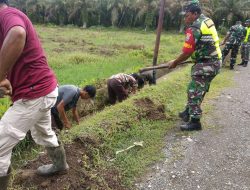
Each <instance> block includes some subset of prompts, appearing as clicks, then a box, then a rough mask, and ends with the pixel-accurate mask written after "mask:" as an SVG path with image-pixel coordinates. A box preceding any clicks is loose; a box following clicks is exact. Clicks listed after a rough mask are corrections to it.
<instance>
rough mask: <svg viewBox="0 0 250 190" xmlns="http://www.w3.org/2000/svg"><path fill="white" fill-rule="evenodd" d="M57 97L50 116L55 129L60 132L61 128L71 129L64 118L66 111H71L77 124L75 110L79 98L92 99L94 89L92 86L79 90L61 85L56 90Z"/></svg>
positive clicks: (72, 86)
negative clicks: (53, 121)
mask: <svg viewBox="0 0 250 190" xmlns="http://www.w3.org/2000/svg"><path fill="white" fill-rule="evenodd" d="M58 92H59V94H58V97H57V101H56V104H55V106H54V107H53V108H52V109H51V113H52V116H53V117H54V120H55V122H56V125H57V127H58V128H59V129H60V130H61V129H62V128H63V127H66V128H67V129H69V128H71V124H70V122H69V120H68V118H67V116H66V111H68V110H71V109H72V114H73V117H74V119H75V121H76V122H77V124H79V115H78V112H77V109H76V105H77V101H78V99H79V97H81V99H89V98H94V97H95V94H96V89H95V87H94V86H90V85H87V86H85V87H84V88H82V89H80V88H78V87H76V86H74V85H63V86H60V87H59V89H58Z"/></svg>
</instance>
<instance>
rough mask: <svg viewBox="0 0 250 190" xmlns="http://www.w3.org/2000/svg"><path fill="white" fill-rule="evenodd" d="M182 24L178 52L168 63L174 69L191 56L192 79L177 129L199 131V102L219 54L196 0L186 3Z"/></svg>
mask: <svg viewBox="0 0 250 190" xmlns="http://www.w3.org/2000/svg"><path fill="white" fill-rule="evenodd" d="M185 23H186V25H187V26H188V27H187V30H186V40H185V43H184V47H183V51H182V54H180V55H179V57H178V58H176V59H175V60H172V61H170V62H169V63H168V66H169V68H175V67H176V66H177V65H178V64H179V63H181V62H183V61H185V60H186V59H188V58H189V57H191V58H192V59H193V62H194V65H193V67H192V70H191V77H192V80H191V82H190V83H189V86H188V90H187V94H188V102H187V106H186V109H185V110H184V111H183V112H181V113H180V114H179V116H180V117H181V118H182V119H183V121H185V122H188V121H189V122H188V123H187V124H185V125H182V126H181V130H187V131H191V130H201V129H202V126H201V123H200V118H201V114H202V110H201V103H202V101H203V99H204V96H205V94H206V93H207V92H208V90H209V86H210V83H211V81H212V80H213V79H214V77H215V76H216V75H217V74H218V73H219V70H220V66H221V57H222V55H221V50H220V47H219V37H218V34H217V31H216V28H215V26H214V23H213V21H212V20H211V19H210V18H208V17H206V16H204V15H203V14H202V13H201V8H200V5H199V1H197V0H193V1H192V2H191V3H190V4H189V5H187V6H186V9H185ZM190 117H191V120H190Z"/></svg>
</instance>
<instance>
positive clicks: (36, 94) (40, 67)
mask: <svg viewBox="0 0 250 190" xmlns="http://www.w3.org/2000/svg"><path fill="white" fill-rule="evenodd" d="M0 28H1V30H0V46H1V50H0V87H1V88H2V89H3V88H4V89H5V91H2V93H4V94H5V95H10V96H11V99H12V102H13V105H12V106H11V107H10V108H9V109H8V110H7V111H6V112H5V114H4V115H3V117H2V119H1V121H0V188H1V190H6V189H7V186H8V181H9V178H10V164H11V154H12V149H13V148H14V146H15V145H16V144H17V143H18V142H19V141H21V140H23V139H24V138H25V136H26V133H27V131H29V130H30V131H31V135H32V137H33V139H34V141H35V142H36V143H37V144H39V145H42V146H45V147H46V149H47V152H48V155H49V157H50V158H51V160H52V162H53V164H50V165H44V166H41V167H39V168H38V169H37V174H39V175H45V176H47V175H52V174H56V173H60V172H65V171H66V170H68V168H69V166H68V164H67V163H66V158H65V151H64V148H63V146H62V145H61V144H60V143H59V142H58V139H57V137H56V135H55V133H54V131H52V129H51V113H50V109H51V107H52V106H53V105H54V104H55V102H56V98H57V95H58V89H57V80H56V77H55V75H54V73H53V71H52V70H51V69H50V68H49V66H48V64H47V60H46V57H45V55H44V51H43V49H42V47H41V44H40V42H39V39H38V36H37V34H36V32H35V29H34V27H33V26H32V23H31V21H30V20H29V19H28V18H27V16H26V15H25V14H23V13H22V12H20V11H19V10H17V9H15V8H11V7H9V6H8V1H7V0H0Z"/></svg>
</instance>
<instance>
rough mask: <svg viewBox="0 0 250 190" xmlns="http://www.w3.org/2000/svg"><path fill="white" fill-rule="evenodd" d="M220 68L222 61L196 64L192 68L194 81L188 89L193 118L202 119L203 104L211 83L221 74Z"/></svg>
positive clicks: (189, 106)
mask: <svg viewBox="0 0 250 190" xmlns="http://www.w3.org/2000/svg"><path fill="white" fill-rule="evenodd" d="M220 67H221V61H215V62H206V63H196V64H195V65H194V66H193V67H192V70H191V77H192V79H191V81H190V83H189V85H188V89H187V95H188V101H187V107H188V110H189V114H190V116H191V117H192V118H196V119H200V118H201V115H202V110H201V103H202V101H203V99H204V97H205V94H206V93H207V92H208V91H209V87H210V84H211V81H212V80H213V79H214V77H215V76H216V75H217V74H218V73H219V71H220Z"/></svg>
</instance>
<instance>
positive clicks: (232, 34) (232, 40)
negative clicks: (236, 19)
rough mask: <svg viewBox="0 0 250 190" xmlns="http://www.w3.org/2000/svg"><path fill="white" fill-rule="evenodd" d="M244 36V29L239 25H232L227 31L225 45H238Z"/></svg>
mask: <svg viewBox="0 0 250 190" xmlns="http://www.w3.org/2000/svg"><path fill="white" fill-rule="evenodd" d="M244 34H245V28H244V27H243V26H242V25H241V24H236V25H233V26H232V27H231V28H230V29H229V31H228V35H229V38H228V40H227V43H229V44H234V45H240V44H241V42H242V40H243V39H244V36H245V35H244Z"/></svg>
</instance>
